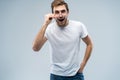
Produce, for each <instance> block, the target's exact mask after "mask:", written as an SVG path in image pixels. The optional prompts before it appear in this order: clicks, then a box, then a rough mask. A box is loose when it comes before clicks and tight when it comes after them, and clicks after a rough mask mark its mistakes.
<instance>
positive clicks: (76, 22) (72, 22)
mask: <svg viewBox="0 0 120 80" xmlns="http://www.w3.org/2000/svg"><path fill="white" fill-rule="evenodd" d="M69 22H70V23H71V24H73V25H78V26H82V25H84V24H83V23H82V22H80V21H75V20H69Z"/></svg>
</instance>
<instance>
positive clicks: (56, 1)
mask: <svg viewBox="0 0 120 80" xmlns="http://www.w3.org/2000/svg"><path fill="white" fill-rule="evenodd" d="M60 5H65V7H66V9H67V11H68V12H69V8H68V4H67V3H66V2H65V1H64V0H54V1H53V2H52V3H51V8H52V13H53V8H54V7H56V6H60Z"/></svg>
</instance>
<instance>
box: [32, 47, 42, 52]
mask: <svg viewBox="0 0 120 80" xmlns="http://www.w3.org/2000/svg"><path fill="white" fill-rule="evenodd" d="M32 49H33V51H35V52H38V51H39V50H40V49H39V48H37V47H35V46H33V47H32Z"/></svg>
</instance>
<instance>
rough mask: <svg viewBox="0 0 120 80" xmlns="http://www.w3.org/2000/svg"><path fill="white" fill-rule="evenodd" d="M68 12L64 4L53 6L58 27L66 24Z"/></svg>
mask: <svg viewBox="0 0 120 80" xmlns="http://www.w3.org/2000/svg"><path fill="white" fill-rule="evenodd" d="M68 13H69V12H68V11H67V9H66V7H65V5H60V6H57V7H54V8H53V14H54V15H55V19H56V22H57V24H58V25H59V26H60V27H64V26H66V25H67V23H68V22H67V17H68Z"/></svg>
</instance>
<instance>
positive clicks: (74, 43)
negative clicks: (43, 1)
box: [45, 20, 88, 76]
mask: <svg viewBox="0 0 120 80" xmlns="http://www.w3.org/2000/svg"><path fill="white" fill-rule="evenodd" d="M87 35H88V32H87V29H86V27H85V26H84V25H83V24H82V23H81V22H77V21H72V20H69V24H68V25H67V26H66V27H59V26H58V25H57V23H56V22H53V23H51V24H50V25H49V26H48V27H47V29H46V32H45V37H46V38H47V39H48V41H49V43H50V45H51V71H50V72H51V73H52V74H55V75H60V76H73V75H75V74H76V73H77V71H78V70H79V68H80V60H79V58H80V56H79V54H80V52H79V51H80V41H81V38H84V37H86V36H87Z"/></svg>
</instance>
